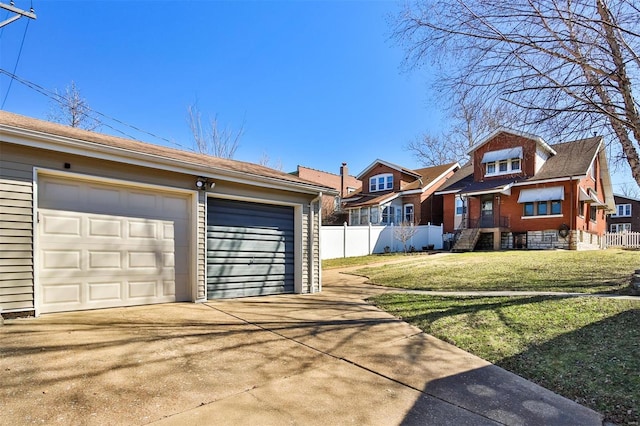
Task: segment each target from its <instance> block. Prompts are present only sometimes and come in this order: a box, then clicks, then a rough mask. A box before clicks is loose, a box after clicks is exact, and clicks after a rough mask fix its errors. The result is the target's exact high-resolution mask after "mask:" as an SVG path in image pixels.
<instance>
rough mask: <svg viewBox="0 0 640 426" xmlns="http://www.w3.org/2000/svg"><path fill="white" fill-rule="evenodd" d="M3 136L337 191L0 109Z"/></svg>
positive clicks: (58, 148)
mask: <svg viewBox="0 0 640 426" xmlns="http://www.w3.org/2000/svg"><path fill="white" fill-rule="evenodd" d="M0 134H2V135H3V137H2V141H3V142H10V143H16V144H20V145H27V146H32V147H37V148H43V149H50V150H56V151H61V152H68V153H72V154H77V155H83V156H91V157H95V158H102V159H108V160H113V161H119V162H123V161H124V160H126V162H127V163H131V164H140V165H144V166H147V167H154V168H159V169H162V170H171V171H176V172H179V173H192V174H197V175H202V176H203V177H211V178H216V177H220V175H223V176H225V177H228V178H230V179H232V180H233V179H235V180H236V181H248V182H250V183H258V182H259V183H262V184H263V185H265V186H271V185H275V186H276V187H286V188H288V189H293V190H299V191H301V192H308V193H315V192H321V191H322V192H329V193H334V192H335V191H334V190H333V189H332V188H329V187H325V186H322V185H317V184H315V183H313V182H309V181H306V180H304V179H300V178H298V177H296V176H293V175H290V174H288V173H284V172H280V171H278V170H274V169H271V168H269V167H265V166H261V165H258V164H253V163H247V162H244V161H237V160H229V159H225V158H218V157H212V156H209V155H204V154H199V153H196V152H189V151H183V150H179V149H175V148H169V147H166V146H162V145H154V144H150V143H145V142H140V141H136V140H132V139H125V138H121V137H116V136H110V135H106V134H103V133H97V132H90V131H87V130H82V129H78V128H74V127H69V126H63V125H61V124H57V123H52V122H49V121H44V120H38V119H35V118H30V117H25V116H23V115H18V114H13V113H10V112H6V111H0Z"/></svg>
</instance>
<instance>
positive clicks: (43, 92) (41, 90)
mask: <svg viewBox="0 0 640 426" xmlns="http://www.w3.org/2000/svg"><path fill="white" fill-rule="evenodd" d="M0 74H4V75H6V76H7V77H9V78H10V79H11V80H12V81H13V80H15V81H17V82H18V83H20V84H22V85H24V86H26V87H28V88H29V89H31V90H33V91H35V92H38V93H40V94H41V95H43V96H46V97H47V98H49V99H52V100H53V101H55V102H57V103H59V104H61V105H63V104H64V102H65V98H64V97H63V96H61V95H59V94H58V93H56V92H53V91H51V90H49V89H46V88H44V87H42V86H40V85H39V84H36V83H33V82H31V81H29V80H25V79H23V78H21V77H18V76H17V75H15V74H14V73H10V72H9V71H7V70H4V69H2V68H0ZM3 109H4V103H3ZM87 109H88V110H89V111H90V112H91V113H93V114H94V115H97V116H100V117H103V118H105V119H107V120H111V121H113V122H116V123H118V124H120V125H122V126H125V127H128V128H130V129H133V130H135V131H137V132H140V133H143V134H146V135H148V136H151V137H153V138H156V139H159V140H162V141H164V142H167V143H169V144H171V145H175V146H177V147H179V148H181V149H184V150H191V151H193V149H189V148H186V147H184V146H183V145H181V144H179V143H177V142H175V141H172V140H170V139H167V138H165V137H162V136H159V135H156V134H154V133H151V132H148V131H146V130H143V129H141V128H139V127H137V126H134V125H132V124H128V123H126V122H124V121H122V120H119V119H117V118H115V117H111V116H108V115H106V114H104V113H101V112H99V111H96V110H94V109H92V108H91V107H87ZM98 121H99V122H100V124H101V125H103V126H105V127H108V128H109V129H111V130H113V131H115V132H118V133H120V134H121V135H123V136H126V137H127V138H129V139H133V140H137V141H140V140H139V139H138V138H136V137H135V136H132V135H130V134H128V133H125V132H123V131H122V130H120V129H118V128H116V127H113V126H111V125H109V124H107V123H105V122H104V121H101V120H98ZM141 142H142V141H141Z"/></svg>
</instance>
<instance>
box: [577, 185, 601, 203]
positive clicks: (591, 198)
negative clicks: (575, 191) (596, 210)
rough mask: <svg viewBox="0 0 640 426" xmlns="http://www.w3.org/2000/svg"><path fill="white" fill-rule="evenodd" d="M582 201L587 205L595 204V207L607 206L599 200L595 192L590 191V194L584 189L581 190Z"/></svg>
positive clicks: (580, 197)
mask: <svg viewBox="0 0 640 426" xmlns="http://www.w3.org/2000/svg"><path fill="white" fill-rule="evenodd" d="M579 200H580V201H584V202H585V203H587V204H593V205H594V206H600V207H602V206H606V205H605V204H604V203H603V202H602V201H600V200H599V199H598V196H597V195H596V194H595V191H592V190H591V189H589V192H587V191H585V190H584V188H580V196H579Z"/></svg>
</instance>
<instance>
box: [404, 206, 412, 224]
mask: <svg viewBox="0 0 640 426" xmlns="http://www.w3.org/2000/svg"><path fill="white" fill-rule="evenodd" d="M404 221H405V222H409V223H413V204H405V205H404Z"/></svg>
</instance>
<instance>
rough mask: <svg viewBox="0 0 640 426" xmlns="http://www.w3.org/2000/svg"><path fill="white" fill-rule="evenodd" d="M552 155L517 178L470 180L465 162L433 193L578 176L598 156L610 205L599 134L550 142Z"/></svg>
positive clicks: (610, 192)
mask: <svg viewBox="0 0 640 426" xmlns="http://www.w3.org/2000/svg"><path fill="white" fill-rule="evenodd" d="M551 148H552V150H553V152H555V155H552V156H551V157H549V158H548V159H547V160H546V161H545V163H544V165H543V166H542V167H541V168H540V170H539V171H538V173H536V175H535V176H532V177H530V178H528V179H523V180H520V179H519V178H518V177H512V178H507V179H487V180H483V181H479V182H476V181H474V180H473V162H471V161H470V162H469V163H467V164H465V165H464V166H463V167H462V168H461V169H460V170H458V171H457V172H456V173H455V174H454V175H453V176H452V177H451V178H450V179H449V180H448V181H447V184H446V186H445V187H443V188H442V189H441V190H440V191H438V192H436V194H447V193H465V194H469V193H482V192H485V191H489V192H501V191H503V190H505V189H506V188H507V186H509V185H517V186H521V185H529V184H533V183H539V182H541V181H554V180H566V179H578V178H581V177H584V176H586V175H587V173H589V168H590V167H591V165H592V164H593V162H594V161H595V159H596V157H598V156H599V157H600V167H601V173H600V177H601V179H602V181H603V185H604V187H605V191H604V192H605V204H606V205H607V207H609V208H611V209H612V208H613V205H614V202H613V189H612V186H611V176H610V175H609V166H608V164H607V158H606V154H605V151H604V148H603V140H602V137H601V136H594V137H590V138H585V139H578V140H575V141H570V142H563V143H559V144H555V145H551Z"/></svg>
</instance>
